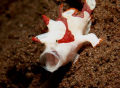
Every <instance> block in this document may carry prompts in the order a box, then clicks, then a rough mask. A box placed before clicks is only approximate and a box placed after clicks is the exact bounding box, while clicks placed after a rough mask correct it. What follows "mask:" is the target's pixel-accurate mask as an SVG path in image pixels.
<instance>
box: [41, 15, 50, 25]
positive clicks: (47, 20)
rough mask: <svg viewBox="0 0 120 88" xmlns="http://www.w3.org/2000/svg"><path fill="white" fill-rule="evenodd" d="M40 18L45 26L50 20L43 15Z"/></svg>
mask: <svg viewBox="0 0 120 88" xmlns="http://www.w3.org/2000/svg"><path fill="white" fill-rule="evenodd" d="M42 17H43V20H44V22H45V24H46V25H48V24H49V20H50V18H48V17H47V16H45V15H42Z"/></svg>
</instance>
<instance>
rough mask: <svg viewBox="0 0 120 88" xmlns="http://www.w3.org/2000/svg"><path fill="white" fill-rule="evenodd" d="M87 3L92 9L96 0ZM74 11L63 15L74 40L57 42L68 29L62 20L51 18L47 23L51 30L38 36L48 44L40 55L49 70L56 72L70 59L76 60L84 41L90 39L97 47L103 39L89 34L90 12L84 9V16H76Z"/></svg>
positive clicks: (42, 62)
mask: <svg viewBox="0 0 120 88" xmlns="http://www.w3.org/2000/svg"><path fill="white" fill-rule="evenodd" d="M86 3H87V5H89V7H90V9H91V10H93V9H94V8H95V5H96V2H95V0H86ZM74 11H75V10H74V9H71V10H68V11H66V12H64V13H62V16H63V17H65V18H66V19H67V23H68V29H69V30H70V31H71V33H72V34H73V35H74V41H72V42H69V43H58V42H56V40H59V39H62V38H63V36H64V34H65V31H66V26H65V24H64V23H63V22H62V21H53V20H49V24H48V25H47V27H48V29H49V31H48V32H47V33H45V34H41V35H38V36H36V37H37V38H38V39H39V40H40V41H41V43H44V44H45V46H46V49H45V51H44V52H43V53H42V54H41V56H40V62H41V64H42V65H43V67H44V68H45V69H46V70H47V71H50V72H54V71H55V70H57V69H58V68H59V67H60V66H63V65H65V64H67V63H69V62H70V61H74V62H75V61H76V60H77V58H78V54H77V51H78V50H79V49H80V48H81V47H82V45H83V43H84V42H87V41H88V42H90V43H91V44H92V46H93V47H95V46H96V45H98V44H99V43H100V41H101V39H98V38H97V37H96V35H95V34H93V33H90V34H88V32H89V31H90V26H91V21H90V14H89V13H88V12H87V11H84V12H83V13H84V17H83V18H81V17H74V16H72V14H73V13H74Z"/></svg>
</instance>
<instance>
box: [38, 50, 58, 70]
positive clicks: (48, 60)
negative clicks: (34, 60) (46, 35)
mask: <svg viewBox="0 0 120 88" xmlns="http://www.w3.org/2000/svg"><path fill="white" fill-rule="evenodd" d="M59 62H60V56H59V54H58V53H57V52H56V51H50V52H44V53H43V54H42V55H41V56H40V63H41V65H42V67H43V68H44V69H46V70H47V71H50V72H53V71H55V70H56V69H58V67H59V66H60V63H59Z"/></svg>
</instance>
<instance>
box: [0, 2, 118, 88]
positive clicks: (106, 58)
mask: <svg viewBox="0 0 120 88" xmlns="http://www.w3.org/2000/svg"><path fill="white" fill-rule="evenodd" d="M83 2H84V0H79V1H77V0H1V1H0V88H119V87H120V0H96V2H97V5H96V8H95V10H94V11H93V13H92V26H91V31H90V32H91V33H92V32H93V33H95V34H96V35H97V36H98V37H101V38H103V39H104V40H103V41H102V42H101V44H100V45H99V46H97V47H96V48H92V46H91V44H90V43H85V44H84V45H83V47H82V48H81V50H80V57H79V59H78V62H76V63H75V64H71V63H69V64H67V65H66V66H64V67H61V68H60V69H59V70H57V71H56V72H54V73H50V72H47V71H45V70H44V69H43V68H42V67H41V64H40V62H39V56H40V54H41V53H42V52H43V50H44V45H43V44H39V43H35V42H33V41H32V40H31V37H32V36H36V35H38V34H41V33H44V32H45V31H46V29H47V27H46V25H45V23H44V22H43V20H42V15H43V14H45V15H47V16H48V17H50V18H52V19H54V20H55V19H56V18H57V16H58V10H59V6H60V4H61V3H63V4H64V9H63V10H67V9H68V8H70V7H74V8H77V9H79V10H81V8H82V6H83Z"/></svg>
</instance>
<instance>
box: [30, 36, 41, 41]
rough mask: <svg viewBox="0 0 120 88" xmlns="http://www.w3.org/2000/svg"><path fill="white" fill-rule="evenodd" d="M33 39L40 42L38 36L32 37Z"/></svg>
mask: <svg viewBox="0 0 120 88" xmlns="http://www.w3.org/2000/svg"><path fill="white" fill-rule="evenodd" d="M32 40H33V41H34V42H40V40H39V39H38V38H36V37H32Z"/></svg>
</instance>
